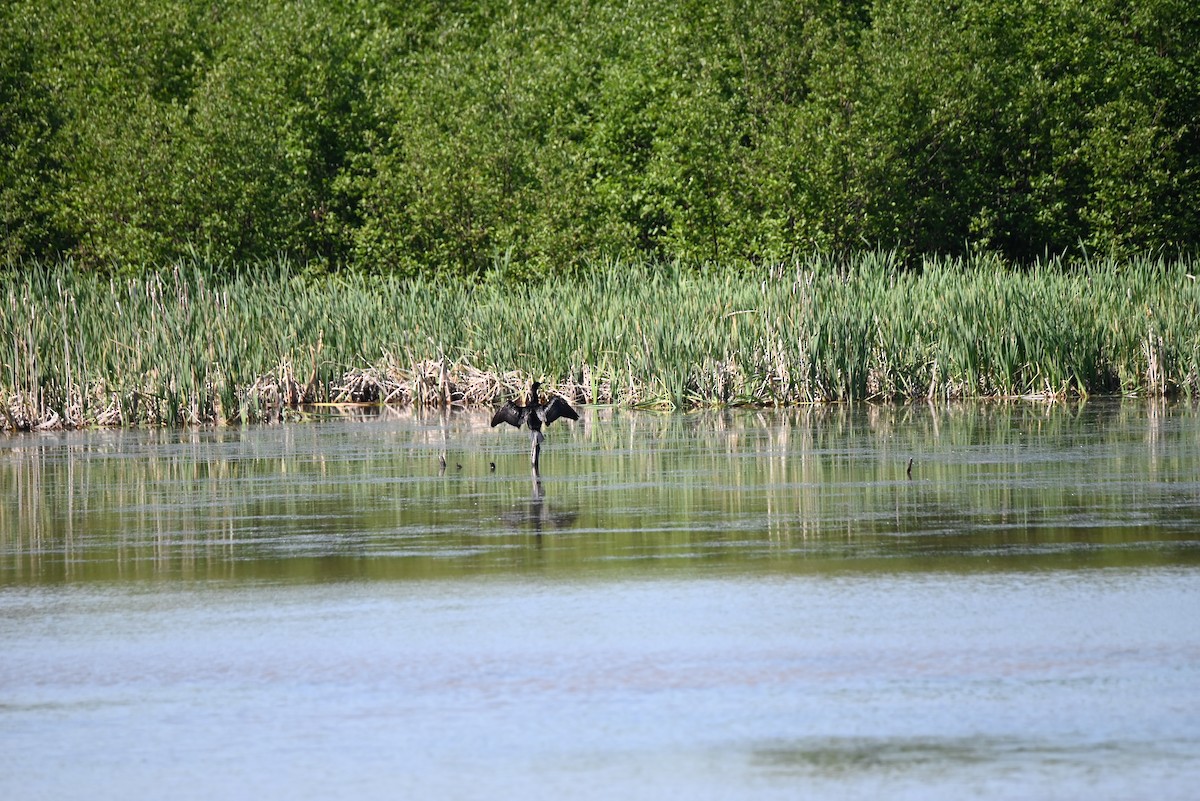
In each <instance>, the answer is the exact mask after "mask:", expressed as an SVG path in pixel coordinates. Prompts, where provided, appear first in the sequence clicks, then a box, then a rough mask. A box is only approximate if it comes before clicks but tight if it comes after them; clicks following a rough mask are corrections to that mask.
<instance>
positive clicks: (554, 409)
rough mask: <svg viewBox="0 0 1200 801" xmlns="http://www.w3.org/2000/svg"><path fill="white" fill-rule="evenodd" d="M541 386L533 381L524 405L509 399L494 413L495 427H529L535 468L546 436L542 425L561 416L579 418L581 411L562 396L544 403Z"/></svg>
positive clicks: (530, 455)
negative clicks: (504, 425) (505, 425)
mask: <svg viewBox="0 0 1200 801" xmlns="http://www.w3.org/2000/svg"><path fill="white" fill-rule="evenodd" d="M540 386H541V383H540V382H538V381H534V382H533V385H532V386H531V387H530V388H529V396H528V397H527V398H525V405H524V406H518V405H517V404H516V403H514V402H513V401H509V402H508V403H506V404H504V405H503V406H501V407H500V408H499V409H497V410H496V413H495V414H494V415H492V427H493V428H495V427H496V426H498V425H500V424H501V423H508V424H509V425H510V426H515V427H517V428H520V427H521V426H522V425H524V426H525V427H526V428H528V429H529V437H530V439H531V443H530V452H529V459H530V461H531V462H532V463H533V468H534V469H535V470H536V469H537V466H538V457H539V456H540V455H541V452H542V440H544V439H545V436H543V435H542V426H544V425H547V426H548V425H550V424H551V423H553V422H554V421H555V420H557V419H558V418H560V417H565V418H567V419H568V420H578V419H579V413H578V412H576V411H575V410H574V409H572V408H571V404H569V403H567V402H566V401H565V400H563V399H562V398H552V399H551V400H550V402H549V403H542V401H541V398H539V397H538V387H540Z"/></svg>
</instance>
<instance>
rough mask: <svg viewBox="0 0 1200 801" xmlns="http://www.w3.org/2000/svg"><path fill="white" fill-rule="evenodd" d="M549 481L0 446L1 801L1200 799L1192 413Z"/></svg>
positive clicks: (515, 457) (743, 453) (168, 447)
mask: <svg viewBox="0 0 1200 801" xmlns="http://www.w3.org/2000/svg"><path fill="white" fill-rule="evenodd" d="M442 455H444V457H445V468H444V470H443V469H442V467H441V458H440V457H441V456H442ZM527 456H528V439H527V438H526V437H525V435H524V434H523V433H517V432H514V431H513V430H511V429H508V430H505V431H501V430H498V429H497V430H492V429H489V428H488V427H487V421H486V419H485V415H482V414H475V413H462V414H454V415H449V416H439V415H427V416H412V415H399V416H397V415H391V416H383V417H373V418H364V419H350V418H348V419H330V420H326V421H322V422H314V423H305V424H291V425H283V426H273V427H257V428H246V429H229V430H224V429H216V430H212V429H206V430H198V431H182V432H180V431H120V432H118V431H91V432H79V433H70V434H47V435H26V436H13V437H8V438H5V439H0V797H3V798H23V799H37V798H47V799H50V798H53V799H61V798H89V799H95V798H100V799H107V798H112V799H118V798H119V799H129V798H150V797H153V798H184V799H188V798H197V799H201V798H202V799H212V798H248V797H252V798H255V799H256V801H261V800H262V799H275V798H288V799H295V798H330V797H340V798H367V799H373V798H409V797H422V798H463V799H475V798H480V799H482V798H511V797H526V798H563V797H569V798H612V797H614V796H621V797H625V798H627V799H632V798H638V799H640V798H664V797H680V798H699V799H708V798H712V799H718V798H720V799H730V798H755V799H757V798H873V799H874V798H881V797H886V798H934V799H937V798H945V799H960V798H1013V799H1017V798H1021V799H1025V798H1063V799H1073V798H1079V797H1081V796H1085V795H1086V796H1088V797H1090V798H1093V799H1107V798H1112V799H1127V798H1155V799H1185V798H1188V799H1190V798H1193V797H1194V794H1195V788H1196V787H1197V786H1200V413H1198V412H1197V410H1196V409H1195V408H1194V407H1192V406H1189V405H1182V404H1148V403H1144V402H1138V403H1117V402H1109V401H1105V402H1095V401H1093V402H1089V403H1087V404H1084V405H1059V406H1051V407H1044V406H1025V405H1015V406H1008V405H1004V406H966V407H951V408H945V407H938V408H928V407H924V406H902V407H890V406H888V407H868V406H859V407H839V408H834V409H826V410H801V411H789V412H779V413H776V412H732V413H706V414H693V415H657V414H646V413H642V414H635V413H629V412H618V411H612V410H604V409H601V410H587V411H585V413H584V414H583V415H582V419H581V421H580V422H579V423H576V424H570V423H567V424H564V425H560V424H555V426H554V427H553V428H552V429H551V431H550V432H549V437H548V440H547V443H546V448H545V450H544V453H543V459H542V476H541V479H540V481H539V480H537V479H536V478H535V477H534V476H532V475H531V472H530V469H529V466H528V462H527ZM909 459H912V470H911V477H910V475H909V473H908V471H907V465H908V461H909ZM493 463H494V464H495V470H494V471H493V470H492V469H491V464H493Z"/></svg>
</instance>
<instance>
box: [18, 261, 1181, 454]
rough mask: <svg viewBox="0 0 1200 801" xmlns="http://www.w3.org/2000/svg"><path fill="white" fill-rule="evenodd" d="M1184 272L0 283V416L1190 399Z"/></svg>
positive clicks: (990, 265)
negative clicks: (1098, 396) (532, 396)
mask: <svg viewBox="0 0 1200 801" xmlns="http://www.w3.org/2000/svg"><path fill="white" fill-rule="evenodd" d="M1194 275H1195V269H1194V266H1193V264H1192V263H1191V262H1188V261H1185V260H1165V259H1156V258H1146V259H1141V260H1135V261H1126V262H1121V263H1116V262H1113V261H1098V262H1093V263H1090V264H1087V265H1084V266H1082V267H1080V266H1076V267H1071V268H1068V267H1066V266H1064V265H1062V264H1059V263H1057V262H1054V261H1049V262H1047V263H1044V264H1042V265H1040V266H1036V267H1033V268H1029V269H1017V268H1014V267H1011V266H1008V265H1005V264H1002V263H999V262H996V261H993V260H989V259H986V258H980V259H976V260H972V261H969V262H964V261H961V260H950V259H946V260H936V259H931V260H927V261H926V262H924V263H923V264H921V265H919V266H918V268H916V269H907V270H906V269H902V268H901V265H899V264H898V263H897V262H896V259H895V258H894V257H893V256H891V255H890V254H888V253H867V254H863V255H861V256H859V257H857V258H856V259H854V260H852V261H850V262H848V263H840V262H834V261H832V260H829V259H824V258H821V257H813V258H810V259H807V260H800V261H796V262H793V263H789V264H785V265H776V266H774V267H771V268H769V269H766V268H764V269H762V270H759V271H756V272H749V271H746V270H734V269H724V268H710V269H705V270H685V269H680V268H677V267H675V266H672V265H661V264H636V263H635V264H630V263H625V262H619V261H611V262H606V263H601V264H596V265H593V266H592V268H591V269H589V270H587V271H586V272H584V273H582V274H580V275H578V276H576V277H575V278H574V279H573V280H570V281H545V282H539V281H530V282H524V283H514V282H512V281H510V280H508V278H507V277H506V274H505V273H504V272H503V271H502V270H501V269H499V268H498V269H497V270H495V271H493V272H491V273H488V274H485V275H483V276H482V277H481V278H480V280H477V281H472V282H468V281H458V280H449V281H446V280H438V279H433V278H418V279H406V280H402V279H398V278H388V277H379V276H364V275H335V276H332V277H322V278H313V277H306V276H304V275H302V274H301V272H300V271H299V270H298V269H295V268H293V267H292V266H291V265H289V264H287V263H274V264H265V265H254V266H253V268H250V267H245V268H242V269H241V270H240V271H233V272H232V273H229V272H226V273H220V272H216V271H213V270H209V269H207V268H206V267H204V266H203V265H202V264H201V263H200V262H199V261H198V260H195V261H183V262H179V263H177V264H175V265H174V266H173V267H171V268H170V269H167V270H164V271H161V272H157V273H152V274H149V275H146V276H142V277H115V276H104V275H100V274H96V273H92V272H84V271H79V270H76V269H73V268H72V266H71V265H69V264H63V265H52V266H38V267H35V268H30V267H28V266H26V267H23V268H21V269H10V270H8V271H7V272H4V273H0V276H2V277H3V285H4V288H3V290H2V293H3V294H2V295H0V299H2V308H0V343H3V346H4V353H3V355H2V356H0V425H2V426H3V427H4V428H6V429H9V430H26V429H31V428H54V427H77V426H84V425H128V424H200V423H212V422H219V423H236V422H249V421H261V420H273V419H279V418H280V417H284V416H288V415H292V414H299V413H300V410H303V409H304V408H306V407H309V406H311V405H313V404H322V403H334V404H337V403H373V404H374V403H387V404H399V405H428V406H455V405H483V404H491V403H496V402H498V401H500V400H502V399H504V398H507V397H509V396H512V395H515V394H517V393H519V392H521V391H522V390H523V387H524V386H525V385H526V382H527V381H528V380H529V378H530V377H531V376H536V377H542V378H544V379H546V380H547V381H548V389H550V390H552V391H555V392H558V393H561V394H563V395H565V396H566V397H568V398H570V399H571V400H573V401H575V402H580V403H599V404H623V405H632V406H644V407H655V408H691V407H697V406H710V405H711V406H722V405H792V404H812V403H825V402H838V401H851V400H867V399H912V398H929V399H952V398H968V397H1005V398H1015V397H1028V398H1056V397H1063V396H1069V395H1078V396H1081V395H1087V394H1090V393H1126V394H1145V395H1171V394H1184V395H1189V396H1190V395H1192V394H1194V393H1196V392H1197V390H1198V389H1200V327H1198V326H1197V324H1196V323H1197V320H1198V319H1200V287H1197V285H1196V281H1195V279H1194Z"/></svg>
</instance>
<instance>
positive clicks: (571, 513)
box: [501, 468, 579, 543]
mask: <svg viewBox="0 0 1200 801" xmlns="http://www.w3.org/2000/svg"><path fill="white" fill-rule="evenodd" d="M530 473H531V477H532V479H533V492H532V494H531V495H530V497H529V500H528V501H527V502H525V503H522V504H519V505H518V506H517V507H516V508H514V509H513V510H511V511H509V512H505V513H503V514H502V515H501V517H502V518H503V519H504V521H505V522H506V523H508V524H509V525H510V526H514V527H518V528H524V527H529V528H532V529H533V532H534V534H536V535H537V539H538V542H539V543H540V542H541V541H542V530H543V528H546V527H549V528H555V529H565V528H570V527H572V526H574V525H575V519H576V518H578V517H579V512H578V510H571V509H553V508H552V507H553V506H554V504H553V503H550V504H547V502H546V488H545V486H544V485H543V484H542V477H541V475H539V473H538V471H537V469H536V468H534V469H533V470H532V471H530Z"/></svg>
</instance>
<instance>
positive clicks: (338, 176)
mask: <svg viewBox="0 0 1200 801" xmlns="http://www.w3.org/2000/svg"><path fill="white" fill-rule="evenodd" d="M1197 42H1200V4H1196V3H1195V2H1193V0H1139V2H1130V0H1094V1H1092V2H1086V3H1081V2H1079V0H963V2H957V3H945V2H939V1H938V0H874V2H872V1H871V0H855V1H853V2H834V0H764V1H763V2H734V0H691V1H690V2H682V3H679V2H660V1H659V0H640V1H639V2H636V3H634V2H629V1H628V0H598V1H597V2H588V3H550V2H544V1H543V0H480V2H472V3H458V2H446V3H420V2H418V3H395V4H388V3H380V2H377V1H376V0H232V1H231V2H226V3H219V4H213V3H211V2H208V0H8V2H5V3H4V4H2V5H0V259H3V258H5V257H7V259H9V260H10V261H11V260H18V261H19V260H30V259H33V260H44V259H50V260H53V259H54V258H57V257H59V256H69V257H71V258H73V259H74V260H75V263H77V264H80V265H87V266H93V265H98V266H121V267H126V268H128V267H129V266H131V265H133V266H137V265H149V264H164V263H168V262H170V261H171V260H173V259H175V258H177V257H179V256H181V255H186V254H188V253H192V252H200V253H206V254H209V255H210V256H211V257H213V258H215V259H218V260H225V261H226V262H232V261H242V260H255V259H266V260H271V259H274V258H275V257H276V256H277V255H278V254H284V255H286V256H287V257H289V258H291V259H295V260H299V261H302V262H306V263H314V264H324V265H329V266H346V265H350V266H356V267H359V268H362V269H366V270H372V271H373V270H385V271H393V272H398V273H403V274H412V273H417V272H425V271H431V270H437V271H451V272H455V273H459V274H477V273H479V272H481V271H483V270H486V269H491V268H492V266H493V265H495V264H500V265H504V266H507V267H508V268H510V269H513V270H527V269H539V268H542V267H545V266H549V265H554V266H560V267H561V266H576V265H579V264H582V263H586V261H587V260H588V259H596V258H617V257H620V258H631V257H634V258H639V259H641V258H657V259H679V260H683V261H685V262H687V263H698V262H722V263H737V262H742V261H751V262H754V261H764V262H770V261H772V260H777V259H780V258H786V257H788V256H790V255H791V254H797V253H800V254H804V253H809V252H813V251H820V252H826V253H845V252H848V251H853V250H859V249H862V248H863V247H867V248H868V249H869V248H871V247H874V246H882V247H885V248H888V249H892V248H895V249H897V251H898V252H900V253H902V254H909V255H911V254H923V253H942V254H955V253H966V252H971V251H976V252H978V251H988V252H994V253H998V254H1000V255H1002V256H1004V257H1005V258H1008V259H1010V260H1018V261H1027V260H1029V259H1031V258H1034V257H1037V256H1039V255H1041V254H1043V253H1045V252H1050V253H1060V252H1064V251H1067V250H1076V252H1078V250H1077V249H1078V248H1080V246H1083V248H1085V249H1087V250H1090V251H1092V252H1102V253H1111V254H1115V255H1121V254H1129V253H1134V252H1144V251H1153V250H1162V251H1165V252H1168V253H1172V252H1175V251H1188V252H1190V251H1193V250H1194V248H1195V246H1196V244H1197V242H1198V241H1200V203H1197V198H1198V197H1200V193H1198V192H1197V188H1198V181H1200V130H1198V128H1197V122H1196V121H1197V120H1198V119H1200V62H1198V59H1200V55H1198V53H1200V50H1198V49H1197V47H1196V43H1197Z"/></svg>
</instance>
